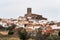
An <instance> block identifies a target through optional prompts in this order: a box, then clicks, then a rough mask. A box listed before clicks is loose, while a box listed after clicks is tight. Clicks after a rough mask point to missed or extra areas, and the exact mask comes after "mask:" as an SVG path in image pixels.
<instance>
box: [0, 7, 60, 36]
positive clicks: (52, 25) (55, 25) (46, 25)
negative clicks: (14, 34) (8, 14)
mask: <svg viewBox="0 0 60 40" xmlns="http://www.w3.org/2000/svg"><path fill="white" fill-rule="evenodd" d="M12 24H15V25H17V26H16V27H15V29H14V30H17V29H18V28H20V27H23V28H25V29H26V30H27V31H28V32H29V31H32V30H36V29H38V28H40V27H41V28H42V29H43V30H42V32H48V33H51V34H53V33H54V34H55V33H58V31H59V30H60V22H55V21H52V20H51V21H49V20H48V19H47V18H45V17H43V16H42V15H38V14H33V13H32V8H27V13H26V14H25V15H24V17H22V16H19V17H18V18H17V19H15V18H10V19H6V18H5V19H4V18H0V28H8V27H10V26H11V25H12ZM57 30H58V31H57ZM6 31H7V30H1V29H0V34H2V35H7V34H8V31H7V33H5V34H4V32H6ZM56 35H57V34H56Z"/></svg>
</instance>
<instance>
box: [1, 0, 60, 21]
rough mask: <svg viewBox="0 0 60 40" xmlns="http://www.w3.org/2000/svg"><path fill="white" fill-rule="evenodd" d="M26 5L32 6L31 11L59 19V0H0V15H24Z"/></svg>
mask: <svg viewBox="0 0 60 40" xmlns="http://www.w3.org/2000/svg"><path fill="white" fill-rule="evenodd" d="M28 7H31V8H32V13H35V14H39V15H43V17H46V18H48V20H56V21H60V0H0V17H2V18H17V17H18V16H24V14H26V9H27V8H28Z"/></svg>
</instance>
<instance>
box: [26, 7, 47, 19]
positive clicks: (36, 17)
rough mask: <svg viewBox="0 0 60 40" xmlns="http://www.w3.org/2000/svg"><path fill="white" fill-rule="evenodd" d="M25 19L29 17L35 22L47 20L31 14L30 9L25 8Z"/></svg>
mask: <svg viewBox="0 0 60 40" xmlns="http://www.w3.org/2000/svg"><path fill="white" fill-rule="evenodd" d="M25 17H31V18H32V19H35V20H47V18H44V17H43V16H42V15H38V14H33V13H32V9H31V8H27V14H25Z"/></svg>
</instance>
